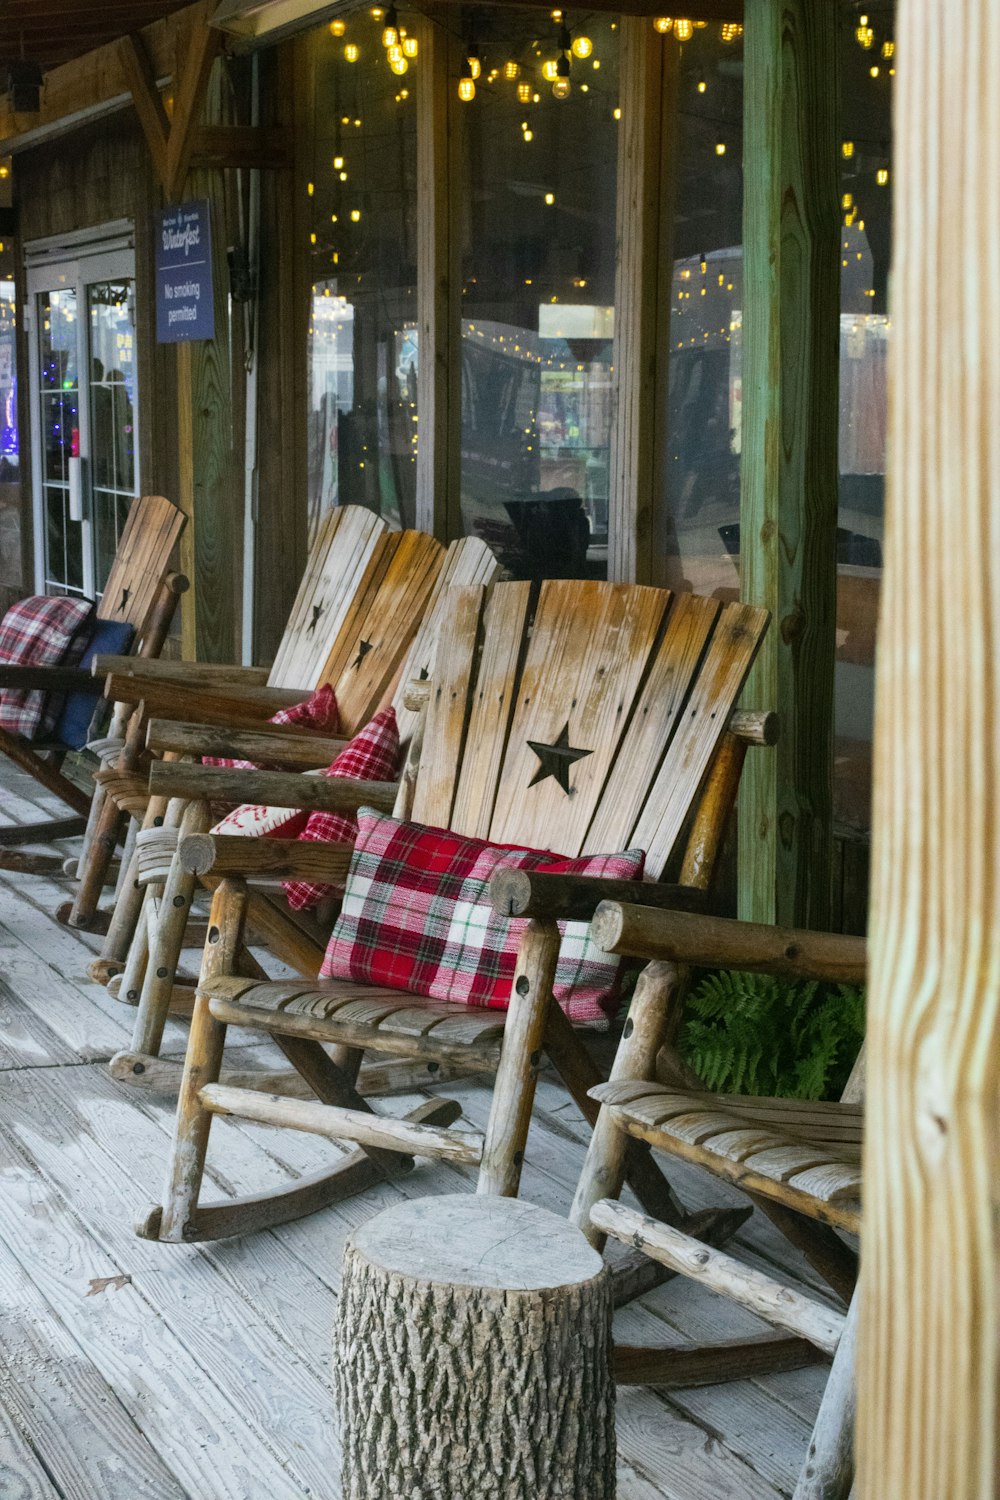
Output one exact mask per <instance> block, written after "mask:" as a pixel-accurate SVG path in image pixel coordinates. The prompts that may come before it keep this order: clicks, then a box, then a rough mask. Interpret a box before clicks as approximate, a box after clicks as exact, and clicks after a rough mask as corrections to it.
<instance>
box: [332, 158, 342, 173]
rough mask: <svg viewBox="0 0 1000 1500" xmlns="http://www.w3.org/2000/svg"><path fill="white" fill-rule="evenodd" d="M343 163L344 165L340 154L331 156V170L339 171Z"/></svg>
mask: <svg viewBox="0 0 1000 1500" xmlns="http://www.w3.org/2000/svg"><path fill="white" fill-rule="evenodd" d="M343 165H344V158H343V157H342V156H335V157H334V158H333V170H334V171H335V172H339V171H340V170H341V168H342V167H343Z"/></svg>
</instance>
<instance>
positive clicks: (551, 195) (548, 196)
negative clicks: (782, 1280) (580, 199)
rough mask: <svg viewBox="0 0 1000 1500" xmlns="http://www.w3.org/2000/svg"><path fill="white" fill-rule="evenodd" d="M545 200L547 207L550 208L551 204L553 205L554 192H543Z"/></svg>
mask: <svg viewBox="0 0 1000 1500" xmlns="http://www.w3.org/2000/svg"><path fill="white" fill-rule="evenodd" d="M545 201H546V203H547V204H548V206H549V208H551V207H552V205H553V203H554V202H555V201H556V195H555V193H546V194H545Z"/></svg>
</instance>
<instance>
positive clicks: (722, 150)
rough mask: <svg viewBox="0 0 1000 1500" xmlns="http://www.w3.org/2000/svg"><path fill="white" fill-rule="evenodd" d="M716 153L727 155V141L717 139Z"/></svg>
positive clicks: (717, 154)
mask: <svg viewBox="0 0 1000 1500" xmlns="http://www.w3.org/2000/svg"><path fill="white" fill-rule="evenodd" d="M715 154H716V156H725V154H726V143H725V141H716V143H715Z"/></svg>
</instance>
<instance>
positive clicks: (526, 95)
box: [517, 83, 531, 104]
mask: <svg viewBox="0 0 1000 1500" xmlns="http://www.w3.org/2000/svg"><path fill="white" fill-rule="evenodd" d="M517 97H518V99H519V100H520V101H521V103H522V104H527V103H528V102H529V101H530V99H531V84H530V83H519V84H518V86H517Z"/></svg>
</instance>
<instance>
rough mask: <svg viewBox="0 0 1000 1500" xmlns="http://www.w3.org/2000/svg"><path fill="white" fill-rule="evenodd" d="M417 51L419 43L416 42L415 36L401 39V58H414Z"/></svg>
mask: <svg viewBox="0 0 1000 1500" xmlns="http://www.w3.org/2000/svg"><path fill="white" fill-rule="evenodd" d="M419 51H420V43H419V42H418V40H417V38H416V37H415V36H404V38H403V56H404V57H409V58H414V57H416V55H417V53H418V52H419Z"/></svg>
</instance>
